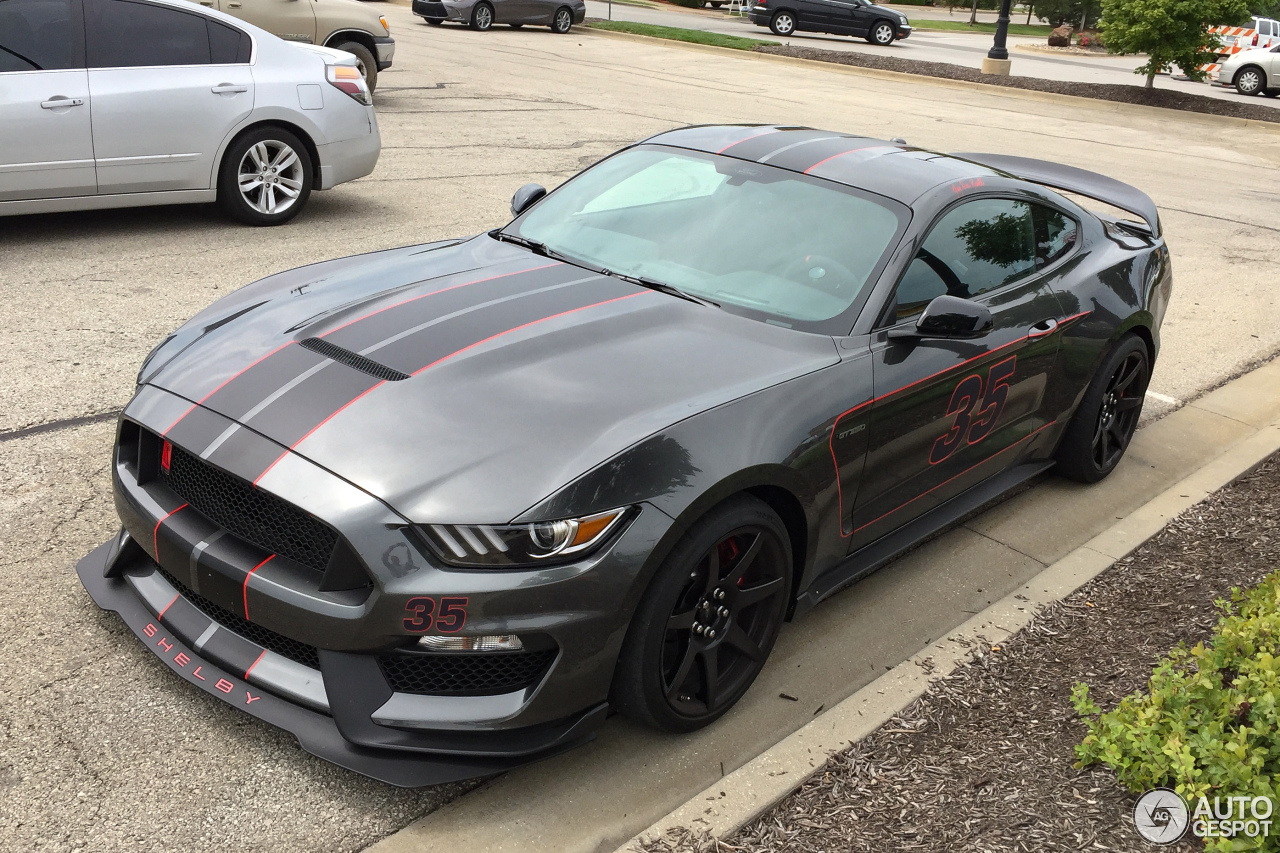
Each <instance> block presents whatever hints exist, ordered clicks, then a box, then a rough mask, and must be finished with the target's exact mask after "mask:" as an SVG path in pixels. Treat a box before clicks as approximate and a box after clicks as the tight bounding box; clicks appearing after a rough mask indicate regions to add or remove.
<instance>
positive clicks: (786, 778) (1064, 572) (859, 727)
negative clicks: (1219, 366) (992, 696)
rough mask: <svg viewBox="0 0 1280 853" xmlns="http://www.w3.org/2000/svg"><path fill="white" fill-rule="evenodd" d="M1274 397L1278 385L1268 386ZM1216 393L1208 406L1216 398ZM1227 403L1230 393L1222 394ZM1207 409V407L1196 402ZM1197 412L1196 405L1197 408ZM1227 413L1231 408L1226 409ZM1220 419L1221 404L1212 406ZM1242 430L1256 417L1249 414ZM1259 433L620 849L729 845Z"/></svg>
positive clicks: (1251, 447)
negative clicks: (730, 838)
mask: <svg viewBox="0 0 1280 853" xmlns="http://www.w3.org/2000/svg"><path fill="white" fill-rule="evenodd" d="M1277 367H1280V362H1272V363H1271V364H1270V365H1266V366H1264V367H1262V368H1259V369H1258V370H1257V371H1254V372H1253V373H1249V374H1245V375H1244V376H1242V377H1240V378H1239V379H1237V380H1234V381H1233V382H1231V383H1228V385H1226V386H1224V388H1223V390H1225V389H1227V388H1231V386H1233V385H1234V386H1236V389H1235V390H1237V391H1238V392H1243V393H1245V394H1249V393H1253V392H1254V391H1255V386H1257V385H1258V383H1259V380H1261V381H1262V382H1263V383H1267V384H1270V383H1274V382H1275V381H1276V379H1277V378H1278V377H1280V370H1277V369H1276V368H1277ZM1259 374H1263V375H1261V376H1259ZM1270 390H1271V392H1272V393H1274V387H1271V389H1270ZM1214 396H1215V395H1214V394H1213V393H1211V394H1210V395H1207V396H1206V397H1205V398H1202V401H1211V400H1212V398H1213V397H1214ZM1219 396H1220V397H1221V396H1225V395H1219ZM1197 402H1200V401H1197ZM1192 405H1195V404H1192ZM1228 407H1229V406H1228ZM1206 408H1212V409H1216V410H1218V411H1219V413H1221V414H1224V415H1225V414H1226V412H1224V411H1222V410H1223V408H1224V407H1223V406H1222V405H1221V403H1220V402H1217V403H1212V402H1211V403H1210V405H1209V406H1207V407H1206ZM1237 414H1239V415H1243V417H1242V418H1239V419H1240V420H1241V422H1242V423H1249V422H1250V420H1251V419H1249V418H1248V416H1247V414H1245V413H1237ZM1254 425H1255V426H1259V428H1258V429H1257V431H1256V432H1254V433H1252V434H1251V435H1249V436H1247V437H1245V438H1243V439H1242V440H1240V441H1239V442H1238V443H1236V444H1235V445H1233V446H1232V447H1230V448H1229V449H1227V450H1226V451H1225V452H1224V453H1222V454H1221V455H1220V456H1218V457H1217V458H1216V459H1214V460H1212V461H1211V462H1209V463H1207V464H1206V465H1204V466H1203V467H1201V468H1200V469H1199V470H1197V471H1195V472H1193V473H1192V474H1190V475H1189V476H1187V477H1185V478H1184V479H1182V480H1181V481H1179V482H1177V483H1175V484H1174V485H1173V486H1171V487H1169V488H1168V489H1166V490H1165V491H1164V492H1162V493H1161V494H1159V495H1157V496H1156V497H1155V498H1153V499H1151V500H1150V501H1148V502H1147V503H1146V504H1145V505H1143V506H1142V507H1141V508H1139V509H1138V510H1137V511H1135V512H1133V513H1131V514H1129V515H1128V516H1126V517H1125V518H1123V519H1121V520H1120V521H1118V522H1116V523H1115V524H1113V525H1112V526H1111V527H1110V528H1108V529H1107V530H1105V531H1103V532H1102V533H1100V534H1098V535H1097V536H1095V537H1094V538H1093V539H1091V540H1089V541H1088V542H1086V543H1085V544H1084V545H1081V546H1080V547H1078V548H1076V549H1075V550H1074V551H1072V552H1071V553H1069V554H1067V555H1066V556H1065V557H1063V558H1062V559H1060V560H1058V561H1057V562H1055V563H1053V564H1052V565H1050V566H1049V567H1048V568H1046V569H1045V570H1044V571H1043V572H1041V573H1040V574H1039V575H1037V576H1036V577H1035V578H1033V579H1032V580H1031V581H1029V582H1028V583H1026V584H1025V585H1023V586H1022V587H1021V588H1020V589H1018V590H1015V591H1014V592H1012V593H1010V594H1009V595H1007V596H1005V597H1004V598H1003V599H1001V600H1000V601H997V602H996V603H994V604H992V605H991V606H990V607H988V608H986V609H985V610H983V611H982V612H981V613H979V614H977V615H976V616H974V617H973V618H972V619H970V620H968V621H967V622H965V623H964V624H962V625H960V626H959V627H958V628H956V629H955V630H954V631H952V632H951V633H950V634H948V635H947V636H946V637H944V638H942V639H941V640H938V641H937V642H934V643H931V644H929V645H928V646H926V647H925V648H923V649H921V650H920V651H919V652H917V653H916V654H915V655H913V656H912V657H911V658H909V659H908V660H906V661H903V662H902V663H901V664H899V665H898V666H896V667H894V668H893V669H892V670H890V671H889V672H886V673H885V674H884V675H882V676H880V677H879V678H878V679H876V680H875V681H873V682H872V683H870V684H868V685H867V686H866V687H863V688H862V689H861V690H859V691H858V692H856V693H854V694H853V695H852V696H850V697H849V698H848V699H845V700H844V701H843V702H841V703H840V704H838V705H836V706H835V707H833V708H831V709H830V710H829V711H826V712H825V713H823V714H822V715H821V716H819V717H817V718H816V719H814V720H813V721H812V722H810V723H808V724H807V725H805V726H804V727H803V728H801V729H799V730H798V731H796V732H794V733H793V734H791V735H790V736H788V737H786V738H784V739H783V740H782V741H780V742H779V743H778V744H777V745H776V746H774V747H772V748H770V749H768V750H766V751H765V752H764V753H762V754H760V755H759V756H757V757H756V758H755V759H753V760H751V761H750V762H748V763H747V764H745V765H743V766H742V767H740V768H738V769H737V770H735V771H733V772H732V773H730V774H728V775H727V776H725V777H724V778H723V779H721V780H719V781H717V782H716V783H715V784H713V785H711V786H710V787H708V788H706V789H705V790H703V791H701V792H700V793H698V794H697V795H696V796H694V797H692V798H691V799H689V800H688V801H686V802H685V803H684V804H683V805H681V806H679V807H678V808H676V809H675V810H673V811H672V812H670V813H669V814H667V815H666V816H665V817H663V818H662V819H660V820H658V821H657V822H655V823H654V824H652V825H651V826H650V827H649V828H648V829H645V830H643V831H642V832H640V833H637V834H636V835H635V836H634V837H632V838H631V839H630V840H629V841H627V842H626V843H625V844H623V845H622V846H621V847H619V848H617V853H628V851H632V850H634V849H635V848H634V845H636V844H638V843H640V842H642V841H643V840H644V839H650V838H654V837H657V836H660V835H661V834H662V833H664V832H666V831H667V830H668V829H673V828H675V827H680V826H684V827H690V828H693V829H699V830H706V831H707V832H709V833H710V834H711V835H713V836H715V837H717V838H722V837H724V836H726V835H729V834H730V833H732V832H734V831H736V830H738V829H740V828H741V827H743V826H745V825H746V824H748V823H750V822H751V821H752V820H754V819H755V818H757V817H759V816H760V815H761V814H763V813H764V812H766V811H768V810H769V809H770V808H772V807H773V806H775V805H777V804H778V803H779V802H780V801H781V800H782V799H784V798H785V797H786V796H787V795H788V794H790V793H791V792H792V791H794V790H796V789H797V788H799V787H800V785H802V784H803V783H804V782H805V781H806V780H807V779H808V778H809V777H810V776H812V775H813V774H815V773H817V772H818V771H819V770H821V768H822V766H823V764H824V763H825V761H826V757H827V755H829V754H830V753H832V752H835V751H837V750H840V749H843V748H844V747H845V746H847V745H848V744H850V743H855V742H857V741H859V740H861V739H863V738H865V737H867V736H868V735H870V734H871V733H872V732H874V731H875V730H876V729H878V728H879V727H880V726H882V725H883V724H884V723H886V722H887V721H888V720H889V719H890V718H891V717H893V715H894V714H896V713H898V712H899V711H901V710H903V709H904V708H906V707H907V706H908V705H909V704H911V703H912V702H913V701H915V700H916V699H917V698H919V697H920V696H921V695H922V694H923V693H924V692H925V691H926V690H927V689H928V687H929V684H930V682H932V681H933V680H934V679H936V678H941V677H943V676H946V675H948V674H950V673H952V672H954V671H955V669H956V668H957V667H958V666H959V665H960V664H961V663H963V662H965V661H966V660H967V659H968V657H969V654H970V650H971V649H972V648H973V647H974V646H975V645H978V644H981V643H991V644H999V643H1000V642H1001V641H1003V640H1004V639H1006V638H1007V637H1009V636H1010V635H1012V634H1013V633H1015V632H1017V631H1018V630H1020V629H1022V628H1023V627H1025V626H1026V625H1027V624H1028V623H1029V622H1030V621H1031V620H1032V618H1033V617H1034V616H1035V614H1036V612H1037V611H1038V610H1040V609H1041V608H1042V607H1044V606H1045V605H1047V604H1051V603H1053V602H1056V601H1060V600H1062V599H1063V598H1065V597H1066V596H1067V595H1069V594H1071V593H1072V592H1075V591H1076V590H1077V589H1079V588H1080V587H1081V586H1083V585H1084V584H1085V583H1087V582H1088V581H1089V580H1092V579H1093V578H1094V577H1096V576H1098V575H1099V574H1101V573H1102V572H1103V571H1105V570H1106V569H1108V568H1110V567H1111V566H1112V565H1113V564H1114V563H1115V562H1116V561H1117V560H1119V559H1122V558H1123V557H1125V556H1127V555H1128V554H1130V553H1132V552H1133V551H1134V550H1136V549H1137V548H1138V547H1139V546H1140V545H1142V544H1143V543H1144V542H1146V541H1147V540H1148V539H1150V538H1151V537H1153V536H1155V535H1156V534H1157V533H1159V532H1160V531H1161V530H1162V529H1163V528H1164V526H1165V525H1166V524H1167V523H1168V522H1169V520H1170V519H1172V518H1173V517H1175V516H1177V515H1178V514H1179V513H1182V512H1185V511H1186V510H1187V509H1189V508H1191V507H1193V506H1195V505H1196V504H1197V503H1199V502H1200V501H1202V500H1204V499H1205V498H1206V497H1208V496H1209V495H1210V494H1212V493H1213V492H1216V491H1217V490H1219V489H1221V488H1222V487H1224V486H1226V485H1228V484H1229V483H1231V482H1232V481H1234V480H1236V479H1238V478H1239V477H1241V476H1243V475H1244V474H1246V473H1248V472H1249V471H1250V470H1252V469H1253V468H1255V467H1257V465H1258V464H1259V463H1261V462H1262V461H1263V460H1265V459H1266V458H1267V457H1268V456H1270V455H1271V454H1272V453H1275V452H1276V451H1277V450H1280V418H1277V419H1274V420H1272V421H1270V422H1269V423H1267V424H1265V425H1257V424H1254Z"/></svg>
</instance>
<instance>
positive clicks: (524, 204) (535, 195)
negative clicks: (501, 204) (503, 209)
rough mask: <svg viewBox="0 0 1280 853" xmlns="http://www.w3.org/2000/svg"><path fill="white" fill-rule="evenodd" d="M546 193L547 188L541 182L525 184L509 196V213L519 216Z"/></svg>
mask: <svg viewBox="0 0 1280 853" xmlns="http://www.w3.org/2000/svg"><path fill="white" fill-rule="evenodd" d="M546 194H547V188H546V187H544V186H542V184H525V185H524V186H522V187H521V188H520V189H518V190H516V194H515V195H513V196H512V197H511V215H512V216H519V215H520V214H522V213H524V212H525V211H526V210H528V209H529V206H530V205H532V204H533V203H534V202H535V201H537V200H538V199H540V198H542V197H543V196H544V195H546Z"/></svg>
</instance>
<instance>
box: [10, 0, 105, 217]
mask: <svg viewBox="0 0 1280 853" xmlns="http://www.w3.org/2000/svg"><path fill="white" fill-rule="evenodd" d="M82 33H83V25H82V23H81V21H80V4H79V2H78V0H0V201H5V200H15V199H32V198H62V197H67V196H79V195H93V194H94V192H96V190H97V182H96V178H95V172H94V167H93V134H92V129H91V125H90V120H89V116H90V113H91V104H90V99H89V78H88V75H87V73H86V72H85V69H84V42H83V37H82Z"/></svg>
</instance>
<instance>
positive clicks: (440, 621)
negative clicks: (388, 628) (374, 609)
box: [404, 595, 470, 634]
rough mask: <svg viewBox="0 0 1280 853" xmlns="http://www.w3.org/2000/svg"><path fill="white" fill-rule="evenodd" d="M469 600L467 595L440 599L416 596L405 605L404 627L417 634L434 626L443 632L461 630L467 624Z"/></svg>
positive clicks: (448, 632)
mask: <svg viewBox="0 0 1280 853" xmlns="http://www.w3.org/2000/svg"><path fill="white" fill-rule="evenodd" d="M469 600H470V599H468V598H466V597H465V596H444V597H443V598H439V599H436V598H432V597H431V596H429V595H418V596H414V597H413V598H411V599H409V600H408V601H406V602H405V605H404V614H405V615H404V629H405V630H406V631H412V632H413V633H415V634H422V633H425V632H427V631H430V630H431V629H432V628H433V627H434V628H435V629H436V630H437V631H439V632H441V633H443V634H452V633H454V632H455V631H460V630H462V626H463V625H465V624H467V602H468V601H469Z"/></svg>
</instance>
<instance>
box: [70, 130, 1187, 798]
mask: <svg viewBox="0 0 1280 853" xmlns="http://www.w3.org/2000/svg"><path fill="white" fill-rule="evenodd" d="M1053 188H1057V189H1058V190H1063V191H1065V192H1068V193H1070V194H1072V195H1075V196H1084V197H1088V198H1092V199H1096V200H1099V201H1102V202H1104V203H1105V204H1106V205H1108V206H1109V208H1111V209H1115V208H1118V209H1119V215H1118V216H1110V215H1102V214H1095V213H1091V212H1089V211H1087V210H1085V209H1084V208H1082V207H1081V206H1079V205H1078V204H1077V203H1076V202H1074V201H1072V200H1070V199H1069V198H1068V197H1066V196H1064V195H1062V194H1059V193H1058V192H1055V191H1054V189H1053ZM512 210H513V213H514V214H515V219H514V220H513V221H512V222H511V223H510V224H508V225H507V226H506V227H504V228H502V229H499V230H495V231H491V232H488V233H485V234H481V235H478V236H475V237H471V238H468V239H463V240H454V241H449V242H441V243H432V244H427V245H419V246H410V247H407V248H402V249H393V250H389V251H383V252H375V253H373V254H367V255H361V256H357V257H350V258H343V259H340V260H334V261H328V262H325V263H320V264H316V265H313V266H309V267H304V268H301V269H296V270H292V271H289V272H284V273H280V274H278V275H274V276H271V277H269V278H266V279H263V280H262V281H259V282H257V283H255V284H251V285H249V286H247V287H245V288H243V289H241V290H239V291H238V292H236V293H234V294H232V295H230V296H228V297H226V298H224V299H222V300H220V301H219V302H217V303H215V304H214V305H213V306H212V307H210V308H208V309H207V310H205V311H203V312H201V313H200V314H199V315H197V316H196V317H194V318H193V319H192V320H191V321H190V322H188V323H187V324H186V325H184V326H183V327H182V328H180V329H179V330H178V331H177V332H175V333H174V334H173V335H171V336H170V337H168V338H166V339H165V340H164V341H163V342H162V343H161V344H160V345H159V346H158V347H157V348H156V349H155V350H154V351H153V352H152V353H151V355H149V356H148V358H147V359H146V361H145V363H144V364H143V366H142V369H141V372H140V374H139V376H138V383H137V391H136V394H135V396H134V397H133V399H132V400H131V402H130V403H129V405H128V407H127V408H126V409H125V410H124V413H123V415H122V416H121V418H120V422H119V432H118V439H117V443H116V447H115V451H114V452H115V457H114V464H113V466H112V470H113V474H114V489H115V500H116V505H117V508H118V510H119V514H120V517H121V519H122V520H123V529H122V530H121V532H120V533H119V534H118V535H117V536H116V537H114V538H113V539H111V540H110V541H108V542H107V543H105V544H104V545H102V546H101V547H99V548H98V549H97V550H95V551H94V552H93V553H92V554H90V555H89V556H88V557H86V558H85V559H84V560H82V561H81V563H80V565H79V567H78V570H79V574H80V577H81V579H82V581H83V583H84V585H85V587H86V588H87V589H88V591H89V593H90V594H91V595H92V596H93V598H94V600H95V601H96V602H97V603H98V604H99V605H100V606H102V607H104V608H107V609H110V610H114V611H117V612H118V613H119V614H120V615H121V616H122V617H123V618H124V621H125V622H126V623H127V624H128V625H129V627H130V628H131V629H132V630H133V631H134V633H135V634H137V635H138V637H139V638H140V639H141V640H142V641H143V642H144V643H145V644H146V646H147V647H148V648H149V649H151V651H152V652H153V653H155V654H156V655H158V656H159V657H160V658H161V659H163V660H164V661H165V663H166V664H167V665H168V666H169V667H170V668H171V669H172V670H174V671H175V672H177V673H178V674H179V675H181V676H182V677H183V678H185V679H186V680H187V681H189V682H191V683H193V684H195V685H197V686H199V687H200V688H201V689H203V690H205V691H207V692H209V693H212V694H213V695H215V696H217V697H218V698H220V699H222V700H224V701H226V702H228V703H231V704H232V705H235V706H237V707H239V708H241V709H243V710H244V711H246V712H248V713H249V714H253V715H255V716H257V717H259V718H261V719H264V720H267V721H268V722H271V723H274V724H275V725H277V726H281V727H283V728H285V729H287V730H289V731H291V732H293V733H294V734H295V735H296V736H297V737H298V739H299V740H300V742H301V743H302V745H303V747H304V748H306V749H307V750H309V751H311V752H313V753H315V754H316V755H319V756H322V757H324V758H327V759H329V760H331V761H334V762H336V763H338V764H341V765H343V766H346V767H349V768H352V769H354V770H357V771H359V772H361V773H365V774H368V775H370V776H373V777H376V778H379V779H383V780H386V781H388V782H392V783H395V784H399V785H420V784H428V783H435V782H443V781H446V780H450V779H457V778H460V777H465V776H473V775H479V774H484V773H490V772H494V771H497V770H501V769H503V768H507V767H512V766H515V765H518V764H521V763H524V762H528V761H531V760H533V759H535V758H538V757H540V756H545V755H548V754H550V753H552V752H555V751H558V750H562V749H565V748H568V747H570V746H573V745H576V744H580V743H582V742H584V741H585V740H587V739H589V738H590V737H591V736H592V735H593V733H594V732H596V731H597V730H598V728H599V726H600V725H601V723H602V722H603V721H604V718H605V715H606V712H607V711H608V709H610V708H612V709H615V710H617V711H620V712H622V713H625V714H627V715H629V716H631V717H632V718H635V719H638V720H641V721H643V722H646V723H648V724H650V725H654V726H657V727H659V728H662V729H666V730H670V731H689V730H693V729H696V728H698V727H700V726H704V725H707V724H708V723H710V722H712V721H713V720H715V719H716V718H718V717H719V716H720V715H722V714H723V713H725V711H726V710H727V709H728V708H729V707H730V706H732V705H733V704H734V703H735V702H736V701H737V700H738V699H739V698H740V697H741V696H742V695H743V693H744V692H745V691H746V690H747V688H748V687H749V686H750V684H751V682H752V680H753V679H754V678H755V677H756V675H757V673H758V672H759V671H760V669H761V667H762V666H763V665H764V662H765V660H766V658H767V657H768V655H769V652H770V649H771V648H772V646H773V643H774V640H775V638H776V637H777V635H778V631H779V629H780V627H781V624H782V622H783V621H784V620H786V619H788V618H791V617H794V616H795V615H798V614H801V613H803V612H805V611H807V610H809V609H810V608H812V607H813V606H814V605H815V604H816V603H817V602H818V601H820V600H822V599H823V598H825V597H827V596H829V595H831V594H832V593H833V592H835V591H836V590H838V589H840V588H841V587H843V586H846V585H848V584H849V583H851V582H853V581H854V580H856V579H857V578H859V577H860V576H862V575H865V574H866V573H868V572H870V571H872V570H874V569H876V568H877V567H879V566H881V565H883V564H884V563H885V562H886V561H888V560H889V559H891V558H892V557H893V556H894V555H895V554H897V553H899V552H901V551H902V550H903V549H904V548H906V547H909V546H910V545H912V544H913V543H915V542H918V541H919V540H920V539H921V538H922V537H924V536H927V535H929V534H931V533H933V532H934V531H936V530H938V529H939V528H940V527H943V526H945V525H947V524H949V523H952V522H954V521H955V520H956V519H958V518H960V517H961V516H963V515H965V514H966V513H969V512H971V511H973V510H974V509H975V508H977V507H979V506H981V505H982V504H984V503H985V502H988V501H990V500H991V499H992V498H994V497H996V496H998V495H1000V494H1001V493H1003V492H1005V491H1006V490H1008V489H1009V488H1011V487H1012V486H1014V485H1016V484H1018V483H1020V482H1023V481H1025V480H1027V479H1028V478H1030V477H1032V476H1034V475H1036V474H1039V473H1040V472H1043V471H1045V470H1046V469H1048V468H1050V467H1051V466H1055V465H1056V468H1057V470H1058V471H1059V472H1061V473H1062V474H1063V475H1065V476H1067V477H1070V478H1073V479H1076V480H1081V481H1095V480H1098V479H1101V478H1102V477H1104V476H1106V475H1107V474H1108V473H1109V472H1111V471H1112V470H1113V469H1114V468H1115V466H1116V464H1117V462H1118V461H1119V460H1120V458H1121V456H1122V455H1123V454H1124V452H1125V448H1126V446H1127V445H1128V443H1129V440H1130V438H1131V436H1132V435H1133V432H1134V430H1135V428H1136V425H1137V422H1138V416H1139V413H1140V411H1141V409H1142V402H1143V395H1144V393H1145V390H1146V386H1147V382H1148V378H1149V375H1150V371H1151V367H1152V364H1153V362H1154V359H1155V357H1156V353H1157V350H1158V346H1159V340H1160V338H1159V330H1160V322H1161V319H1162V317H1163V315H1164V312H1165V307H1166V305H1167V304H1168V300H1169V294H1170V288H1171V286H1172V284H1171V277H1170V266H1169V256H1168V251H1167V249H1166V247H1165V245H1164V241H1163V238H1162V236H1161V230H1160V223H1159V219H1158V216H1157V212H1156V208H1155V206H1154V204H1153V203H1152V202H1151V200H1150V199H1149V198H1148V197H1147V196H1146V195H1144V194H1143V193H1141V192H1140V191H1138V190H1136V189H1134V188H1133V187H1130V186H1128V185H1126V184H1122V183H1120V182H1118V181H1115V180H1112V179H1110V178H1105V177H1103V176H1100V175H1096V174H1093V173H1091V172H1086V171H1082V170H1079V169H1075V168H1070V167H1065V166H1060V165H1055V164H1052V163H1047V162H1043V161H1039V160H1031V159H1023V158H1019V157H1010V156H998V155H986V154H954V155H943V154H937V153H932V152H929V151H925V150H921V149H918V148H913V147H910V146H908V145H906V144H904V143H901V142H900V141H896V142H883V141H878V140H874V139H867V138H862V137H856V136H850V135H845V134H838V133H826V132H821V131H815V130H809V129H803V128H792V127H754V126H731V127H691V128H684V129H680V130H675V131H671V132H668V133H663V134H661V135H659V136H655V137H653V138H651V139H648V140H645V141H644V142H641V143H638V144H636V145H633V146H629V147H627V148H624V149H622V150H621V151H619V152H617V153H616V154H614V155H612V156H610V157H609V158H607V159H605V160H603V161H602V162H600V163H599V164H597V165H595V166H593V167H592V168H590V169H588V170H586V171H584V172H583V173H581V174H580V175H578V176H576V177H574V178H573V179H571V180H569V181H568V182H566V183H565V184H564V185H562V186H561V187H560V188H558V189H557V190H555V191H554V192H552V193H550V194H547V193H546V192H545V191H544V190H543V189H542V188H541V187H537V186H534V185H528V186H526V187H523V188H522V189H521V190H520V191H519V192H517V193H516V195H515V198H514V199H513V201H512ZM1129 217H1132V218H1129Z"/></svg>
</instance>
